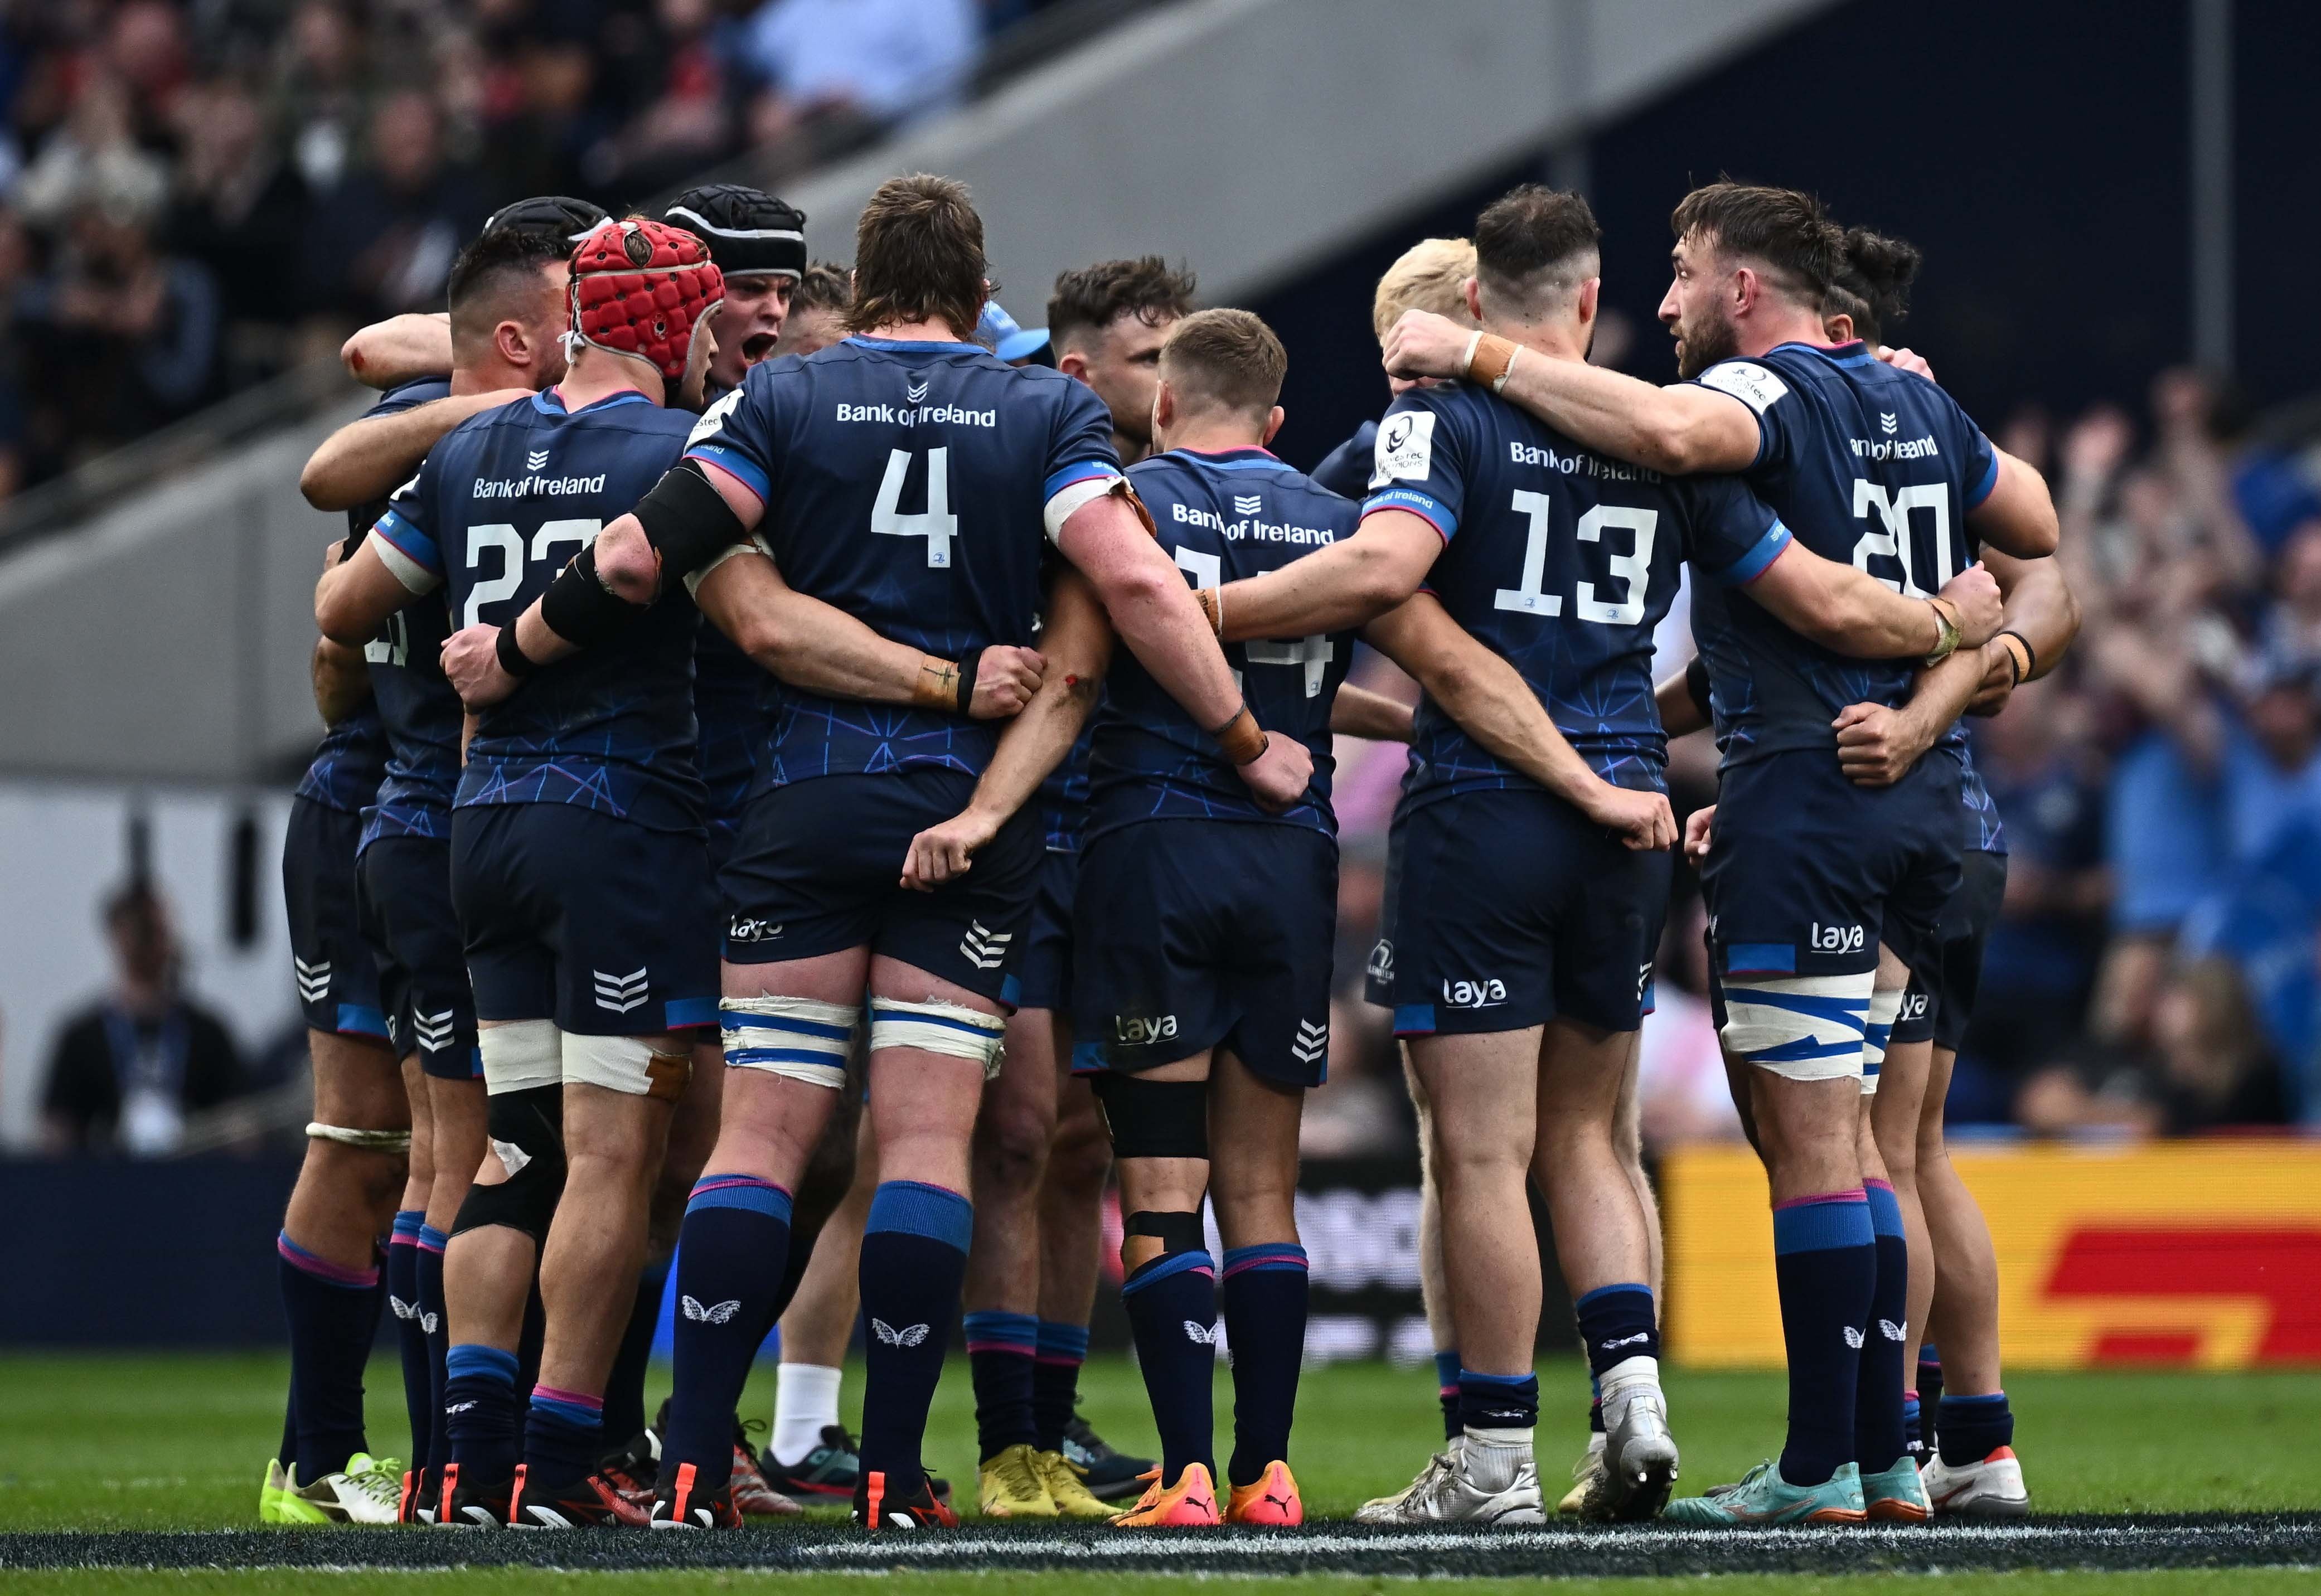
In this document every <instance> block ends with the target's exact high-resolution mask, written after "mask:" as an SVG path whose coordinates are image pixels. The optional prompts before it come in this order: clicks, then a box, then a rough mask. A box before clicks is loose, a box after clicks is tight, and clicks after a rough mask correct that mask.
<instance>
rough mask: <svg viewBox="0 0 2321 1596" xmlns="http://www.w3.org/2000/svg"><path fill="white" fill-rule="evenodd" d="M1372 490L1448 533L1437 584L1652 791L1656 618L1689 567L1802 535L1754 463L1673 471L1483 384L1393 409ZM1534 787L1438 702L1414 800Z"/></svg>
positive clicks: (1741, 556) (1432, 587)
mask: <svg viewBox="0 0 2321 1596" xmlns="http://www.w3.org/2000/svg"><path fill="white" fill-rule="evenodd" d="M1370 489H1371V493H1370V498H1369V499H1368V500H1367V501H1366V502H1365V503H1364V504H1363V506H1362V512H1363V513H1364V514H1366V515H1367V514H1370V513H1372V512H1380V511H1386V510H1406V511H1408V512H1411V513H1412V514H1414V515H1417V516H1420V517H1422V518H1424V520H1425V521H1428V522H1430V523H1432V524H1433V526H1434V530H1436V531H1437V532H1439V533H1440V534H1442V538H1443V552H1442V553H1441V554H1440V555H1439V556H1437V557H1436V558H1435V561H1434V568H1433V569H1432V570H1431V571H1430V572H1429V573H1428V575H1427V579H1426V587H1427V590H1428V591H1429V592H1431V593H1433V594H1435V596H1436V597H1438V598H1440V599H1441V600H1442V601H1443V607H1444V608H1445V609H1446V610H1448V611H1449V612H1451V615H1452V619H1454V620H1455V621H1458V622H1459V624H1460V625H1461V626H1463V627H1465V628H1466V629H1467V630H1468V631H1470V632H1471V633H1472V634H1474V636H1475V637H1476V638H1478V639H1480V640H1481V641H1482V642H1483V643H1484V644H1485V645H1486V646H1488V648H1491V649H1492V651H1493V652H1495V653H1497V654H1499V655H1501V656H1503V657H1505V658H1506V660H1507V662H1508V663H1509V664H1511V665H1513V666H1514V667H1515V669H1516V671H1517V672H1519V673H1520V674H1521V675H1522V676H1523V678H1524V681H1525V683H1526V684H1527V685H1529V686H1530V687H1531V690H1532V691H1533V692H1534V694H1538V696H1539V701H1540V703H1542V704H1543V705H1544V706H1545V707H1546V709H1547V712H1548V713H1549V715H1550V716H1552V718H1553V720H1554V721H1555V724H1556V727H1557V729H1558V730H1561V732H1562V733H1563V735H1564V736H1565V738H1566V739H1569V740H1570V743H1571V746H1572V747H1573V748H1575V749H1577V750H1578V751H1579V754H1580V756H1581V757H1583V758H1585V759H1586V760H1587V761H1588V764H1589V765H1590V766H1593V767H1594V768H1595V770H1596V772H1597V775H1601V776H1602V777H1603V778H1604V779H1605V780H1606V781H1608V782H1612V783H1615V784H1617V785H1620V786H1624V787H1632V788H1636V789H1640V790H1645V791H1658V790H1660V789H1661V788H1662V787H1663V786H1664V785H1665V779H1664V775H1663V772H1664V771H1665V769H1666V768H1667V765H1668V738H1667V735H1666V734H1665V733H1664V732H1663V731H1662V730H1661V721H1660V713H1659V712H1658V710H1656V709H1655V708H1654V707H1653V703H1652V629H1653V628H1654V627H1655V626H1657V625H1659V624H1660V621H1661V617H1662V616H1664V615H1666V614H1667V613H1668V610H1669V605H1670V603H1672V602H1673V601H1674V599H1675V597H1676V592H1677V585H1678V581H1679V567H1680V566H1681V565H1682V563H1683V562H1684V561H1686V560H1688V559H1689V560H1691V561H1693V562H1694V563H1695V566H1696V567H1697V568H1698V569H1699V570H1701V571H1703V572H1705V573H1707V574H1708V575H1710V576H1713V577H1716V578H1719V579H1740V578H1745V577H1746V576H1750V575H1753V574H1754V572H1755V571H1757V570H1760V569H1762V568H1763V566H1764V565H1765V564H1766V563H1768V562H1770V559H1771V558H1772V557H1773V554H1774V553H1777V552H1778V551H1779V549H1780V548H1781V547H1782V546H1783V545H1784V544H1785V543H1786V541H1787V534H1786V533H1785V532H1783V531H1782V530H1781V525H1780V522H1779V520H1778V519H1777V518H1776V517H1775V516H1774V514H1773V512H1771V511H1770V510H1769V509H1768V508H1766V507H1765V505H1764V504H1763V503H1760V502H1759V501H1758V500H1757V499H1756V498H1755V497H1754V496H1753V495H1752V494H1750V492H1749V491H1748V489H1747V488H1746V487H1745V486H1743V485H1742V484H1741V482H1740V481H1739V480H1738V479H1737V478H1734V477H1730V476H1695V477H1664V476H1661V474H1660V473H1659V472H1657V471H1652V470H1648V469H1646V468H1645V467H1641V466H1632V465H1629V464H1627V463H1625V461H1621V460H1616V459H1613V458H1610V457H1608V456H1606V455H1600V454H1597V453H1594V452H1592V451H1590V450H1588V449H1583V448H1581V447H1580V446H1579V445H1578V444H1576V443H1574V442H1572V441H1571V440H1570V439H1568V438H1566V437H1565V436H1563V434H1561V432H1558V431H1555V430H1554V429H1553V428H1552V427H1550V426H1548V425H1547V424H1546V423H1545V422H1542V421H1540V420H1539V419H1538V418H1536V417H1535V416H1533V415H1530V414H1528V413H1525V412H1524V411H1521V410H1518V409H1516V408H1515V406H1514V405H1512V404H1506V402H1505V401H1503V400H1501V399H1499V398H1498V397H1497V396H1496V395H1495V394H1490V393H1488V392H1486V391H1485V390H1483V389H1481V388H1479V387H1475V386H1473V385H1470V384H1467V383H1451V384H1443V385H1438V386H1434V387H1421V388H1413V389H1412V390H1410V392H1408V393H1406V394H1403V395H1402V396H1401V397H1400V398H1398V399H1397V400H1396V401H1395V402H1394V404H1392V405H1390V406H1389V407H1388V410H1387V413H1386V417H1385V419H1384V420H1383V421H1381V422H1379V435H1378V446H1377V449H1376V452H1375V458H1374V461H1373V464H1372V468H1371V472H1370ZM1532 785H1534V784H1533V783H1532V782H1531V780H1530V778H1528V777H1526V776H1525V775H1521V774H1520V773H1518V772H1517V771H1516V770H1515V768H1514V767H1513V766H1509V765H1507V764H1506V762H1504V761H1503V760H1501V759H1500V758H1499V757H1497V755H1495V754H1493V753H1491V752H1490V750H1488V748H1484V747H1483V746H1482V745H1481V744H1480V743H1479V742H1476V741H1475V740H1474V739H1471V738H1470V737H1469V736H1468V735H1467V734H1466V732H1464V731H1463V730H1461V729H1460V727H1459V724H1458V722H1456V721H1453V720H1452V719H1451V717H1450V716H1448V715H1446V714H1444V713H1443V711H1442V709H1441V707H1440V706H1439V705H1437V704H1436V703H1434V701H1433V700H1432V699H1422V700H1421V701H1420V703H1419V706H1418V714H1417V723H1416V735H1415V740H1414V741H1413V743H1412V746H1411V767H1410V774H1409V775H1408V776H1407V777H1406V779H1405V781H1404V784H1403V803H1404V804H1405V805H1406V806H1409V807H1415V806H1417V805H1419V804H1422V803H1432V802H1434V800H1436V799H1439V798H1443V797H1447V796H1449V795H1451V794H1452V793H1462V792H1470V791H1476V790H1480V789H1487V788H1494V787H1528V786H1532Z"/></svg>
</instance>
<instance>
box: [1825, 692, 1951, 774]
mask: <svg viewBox="0 0 2321 1596" xmlns="http://www.w3.org/2000/svg"><path fill="white" fill-rule="evenodd" d="M1830 725H1831V726H1832V727H1834V728H1835V729H1836V731H1837V763H1838V767H1839V768H1840V769H1842V770H1843V771H1844V772H1845V779H1846V780H1848V781H1850V782H1852V784H1854V785H1855V786H1857V787H1890V786H1892V785H1893V784H1895V783H1896V782H1898V781H1900V780H1901V779H1902V778H1903V776H1905V775H1907V774H1908V773H1909V769H1910V766H1913V765H1916V763H1917V762H1918V757H1919V756H1920V755H1921V754H1924V753H1925V751H1926V750H1927V749H1928V748H1932V747H1933V746H1934V737H1933V735H1932V734H1931V733H1929V732H1928V731H1927V730H1926V729H1925V727H1923V726H1921V725H1920V724H1919V723H1918V717H1916V716H1915V715H1913V714H1911V713H1909V712H1907V710H1895V709H1889V708H1887V707H1886V706H1885V705H1884V704H1882V703H1850V704H1847V705H1846V706H1845V708H1844V709H1843V710H1842V711H1840V712H1839V713H1838V717H1837V719H1836V720H1834V721H1831V722H1830Z"/></svg>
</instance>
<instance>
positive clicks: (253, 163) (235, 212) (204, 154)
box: [165, 78, 307, 387]
mask: <svg viewBox="0 0 2321 1596" xmlns="http://www.w3.org/2000/svg"><path fill="white" fill-rule="evenodd" d="M178 123H179V133H180V136H181V139H182V141H183V149H184V162H183V165H182V166H181V168H179V172H178V185H177V200H176V203H175V204H173V205H172V207H171V209H170V213H169V217H168V224H167V227H166V230H165V232H166V236H167V237H168V240H169V241H170V244H171V246H172V248H174V249H176V250H177V252H178V253H180V254H182V255H184V256H185V257H187V258H189V259H192V260H196V261H199V262H200V263H201V264H202V265H203V266H204V267H205V268H207V269H208V270H209V272H210V274H211V276H212V277H213V278H214V279H215V281H216V283H217V285H218V288H219V293H220V296H221V309H222V311H223V315H224V319H225V335H226V351H225V360H226V367H227V371H228V385H229V386H232V387H242V386H247V385H248V384H249V382H250V381H253V380H256V379H257V378H259V377H262V376H267V375H269V374H270V373H272V372H274V371H277V370H279V369H280V368H281V367H282V366H283V365H284V364H285V363H286V361H287V356H288V331H289V328H290V326H291V324H292V323H293V322H295V321H296V317H297V315H298V313H299V312H300V311H301V310H302V309H303V308H304V307H305V286H304V284H303V283H302V282H301V281H300V278H299V273H298V249H299V244H300V241H301V240H302V239H303V238H304V237H305V224H306V208H307V195H306V184H305V178H303V177H300V176H299V175H298V169H297V168H296V167H295V166H294V165H292V164H291V163H290V162H289V161H288V160H287V159H284V154H283V150H282V148H281V146H280V145H279V144H278V142H277V141H275V140H274V139H272V138H271V137H269V130H268V128H267V126H266V118H265V114H264V113H263V112H262V111H261V110H260V109H259V104H258V102H257V101H256V100H255V99H253V98H252V97H251V96H250V94H249V92H248V91H247V90H245V89H244V88H243V87H242V86H241V85H240V84H238V83H235V82H233V81H232V80H231V79H227V78H219V79H216V80H214V81H213V82H210V83H207V84H203V85H199V86H196V87H194V88H192V89H189V90H188V91H187V93H186V94H185V95H182V96H181V97H180V100H179V117H178Z"/></svg>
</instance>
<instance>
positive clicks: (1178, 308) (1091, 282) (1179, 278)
mask: <svg viewBox="0 0 2321 1596" xmlns="http://www.w3.org/2000/svg"><path fill="white" fill-rule="evenodd" d="M1193 286H1194V277H1193V274H1192V273H1191V272H1190V271H1188V270H1187V269H1186V268H1182V267H1171V266H1170V264H1169V263H1168V262H1167V261H1166V260H1163V259H1162V258H1161V257H1160V256H1158V255H1143V256H1139V257H1138V258H1135V259H1133V260H1099V261H1097V263H1096V264H1095V265H1094V266H1083V267H1081V268H1079V269H1078V270H1076V271H1068V272H1064V273H1062V274H1060V275H1059V276H1058V277H1057V278H1056V291H1055V292H1054V293H1053V294H1051V295H1049V296H1048V340H1049V342H1050V344H1051V346H1052V347H1054V348H1056V349H1062V348H1063V347H1064V346H1065V345H1066V344H1068V343H1069V342H1070V341H1071V340H1073V338H1074V337H1075V336H1076V335H1078V334H1079V333H1082V332H1101V331H1104V330H1105V329H1106V327H1109V326H1111V325H1112V324H1113V322H1115V321H1117V320H1118V319H1119V318H1121V317H1122V316H1134V317H1135V318H1136V319H1137V320H1138V321H1140V322H1143V323H1144V324H1145V325H1146V326H1148V327H1157V326H1159V325H1160V324H1161V322H1173V321H1175V320H1176V319H1177V318H1178V317H1179V316H1184V315H1189V314H1190V313H1192V309H1193Z"/></svg>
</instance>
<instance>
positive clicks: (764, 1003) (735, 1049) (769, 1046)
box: [717, 997, 862, 1092]
mask: <svg viewBox="0 0 2321 1596" xmlns="http://www.w3.org/2000/svg"><path fill="white" fill-rule="evenodd" d="M717 1012H718V1015H719V1018H720V1020H721V1022H722V1023H723V1025H724V1041H725V1063H726V1065H727V1066H729V1067H731V1068H733V1069H758V1070H764V1071H765V1072H766V1073H767V1074H769V1075H787V1076H788V1077H789V1078H790V1079H791V1080H793V1081H804V1082H805V1083H806V1084H808V1085H810V1086H827V1087H829V1088H830V1089H831V1090H832V1091H833V1092H835V1091H839V1090H841V1089H842V1088H843V1087H844V1086H845V1084H846V1061H847V1058H848V1056H850V1055H851V1054H852V1052H853V1051H854V1033H855V1031H856V1030H857V1029H859V1028H860V1026H861V1024H862V1006H861V1005H860V1003H824V1002H816V1001H815V999H813V998H793V997H753V998H727V999H725V1000H724V1001H723V1002H720V1003H719V1004H718V1005H717Z"/></svg>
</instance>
